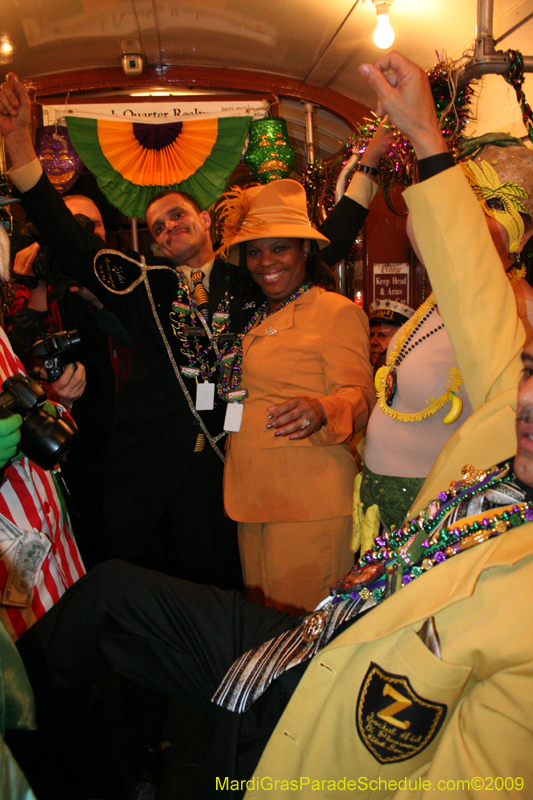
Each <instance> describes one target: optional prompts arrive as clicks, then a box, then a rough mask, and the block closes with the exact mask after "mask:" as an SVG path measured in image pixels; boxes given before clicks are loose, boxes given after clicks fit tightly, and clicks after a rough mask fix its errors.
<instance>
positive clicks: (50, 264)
mask: <svg viewBox="0 0 533 800" xmlns="http://www.w3.org/2000/svg"><path fill="white" fill-rule="evenodd" d="M73 216H74V219H75V220H77V221H78V222H79V223H80V225H82V226H83V227H84V228H85V230H86V231H88V232H89V233H94V222H93V220H92V219H89V217H86V216H85V214H74V215H73ZM34 242H39V245H40V249H39V251H38V253H37V256H36V258H35V261H34V262H33V264H32V270H33V272H34V274H33V275H20V274H19V273H18V272H17V273H13V279H14V280H15V281H16V282H17V283H20V284H22V285H24V286H27V287H28V289H36V288H37V285H38V283H39V281H40V280H44V281H45V282H46V283H47V284H49V285H51V286H71V285H72V284H74V283H75V281H74V280H72V279H71V278H67V277H66V276H65V275H63V274H62V272H61V270H60V268H59V265H58V263H57V261H56V260H55V258H54V257H53V256H52V253H51V251H50V248H49V247H47V246H46V245H45V244H44V243H43V242H42V240H41V236H40V234H39V231H38V230H37V228H36V227H35V225H33V223H31V222H19V221H18V220H16V221H15V222H14V223H13V233H12V234H11V261H12V262H14V260H15V255H16V254H17V253H18V251H19V250H23V249H24V248H25V247H29V246H30V245H31V244H33V243H34Z"/></svg>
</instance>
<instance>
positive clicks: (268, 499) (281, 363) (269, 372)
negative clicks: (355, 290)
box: [224, 287, 375, 522]
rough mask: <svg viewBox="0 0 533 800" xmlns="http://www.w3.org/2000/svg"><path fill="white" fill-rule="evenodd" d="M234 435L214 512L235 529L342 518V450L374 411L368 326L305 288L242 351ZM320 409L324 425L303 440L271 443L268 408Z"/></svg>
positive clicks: (350, 309) (347, 305)
mask: <svg viewBox="0 0 533 800" xmlns="http://www.w3.org/2000/svg"><path fill="white" fill-rule="evenodd" d="M242 386H243V387H245V388H246V389H247V390H248V393H249V394H248V397H247V399H246V400H245V401H244V412H243V418H242V425H241V429H240V431H239V432H238V433H232V434H230V440H229V443H228V451H227V458H226V467H225V473H224V502H225V506H226V511H227V513H228V514H229V516H230V517H231V518H232V519H236V520H239V521H240V522H295V521H302V520H319V519H330V518H333V517H340V516H344V515H349V514H351V513H352V494H353V481H354V477H355V474H356V466H355V463H354V460H353V457H352V455H351V453H350V450H349V447H348V442H349V440H350V439H351V437H352V435H353V432H354V430H355V431H356V432H357V431H360V430H361V429H362V428H364V426H365V425H366V422H367V419H368V415H369V412H370V410H371V409H372V407H373V405H374V403H375V392H374V385H373V381H372V367H371V365H370V361H369V340H368V320H367V317H366V314H364V312H363V311H361V309H360V308H359V307H358V306H356V305H355V304H354V303H352V302H351V301H350V300H348V299H347V298H345V297H342V296H341V295H339V294H336V293H335V292H326V291H325V290H324V289H321V288H319V287H314V288H312V289H311V290H310V291H308V292H306V293H305V294H303V295H302V296H301V297H299V298H298V299H297V300H295V301H294V302H292V303H290V304H289V305H287V306H285V308H283V309H281V310H280V311H278V312H277V313H275V314H273V315H271V316H269V317H268V318H267V319H266V320H264V321H263V322H262V323H260V324H259V325H257V326H256V327H255V328H254V329H253V330H252V331H250V332H249V333H248V334H247V335H246V336H245V338H244V341H243V370H242ZM298 396H306V397H311V398H315V399H318V400H320V401H321V403H322V404H323V405H324V408H325V409H326V413H327V419H328V421H327V425H325V426H324V427H323V428H322V429H321V430H320V431H317V433H314V434H312V435H311V436H309V437H308V438H306V439H301V440H292V441H290V440H289V437H274V431H273V430H267V427H266V426H267V423H268V412H267V408H268V406H272V405H275V404H277V403H281V402H283V401H285V400H288V399H290V398H292V397H298Z"/></svg>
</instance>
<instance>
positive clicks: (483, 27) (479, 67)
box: [458, 0, 533, 87]
mask: <svg viewBox="0 0 533 800" xmlns="http://www.w3.org/2000/svg"><path fill="white" fill-rule="evenodd" d="M493 7H494V0H477V30H476V44H475V49H474V55H473V57H472V58H471V59H470V60H469V61H467V62H466V64H465V66H464V68H463V71H462V72H461V74H460V76H459V80H458V86H459V87H461V86H464V85H465V84H467V83H468V82H469V81H471V80H473V79H474V78H480V77H481V76H482V75H488V74H494V75H504V74H506V73H507V72H509V67H510V65H511V59H510V58H509V56H508V55H507V53H506V52H504V51H503V50H496V47H495V41H494V36H493V35H492V31H493ZM523 64H524V72H533V56H523Z"/></svg>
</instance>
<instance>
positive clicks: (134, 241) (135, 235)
mask: <svg viewBox="0 0 533 800" xmlns="http://www.w3.org/2000/svg"><path fill="white" fill-rule="evenodd" d="M130 222H131V245H132V247H133V249H134V250H135V251H136V252H137V253H138V252H139V231H138V230H137V217H132V218H131V220H130Z"/></svg>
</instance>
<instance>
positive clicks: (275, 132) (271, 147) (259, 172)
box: [244, 119, 296, 183]
mask: <svg viewBox="0 0 533 800" xmlns="http://www.w3.org/2000/svg"><path fill="white" fill-rule="evenodd" d="M295 159H296V152H295V150H294V147H293V146H292V144H291V143H290V140H289V136H288V133H287V123H286V122H285V120H284V119H259V120H256V121H255V122H252V124H251V126H250V144H249V145H248V149H247V151H246V156H245V158H244V160H245V162H246V163H247V164H248V166H249V167H250V169H251V171H252V173H253V175H254V178H256V179H257V180H258V181H259V183H268V182H269V181H274V180H276V179H277V178H288V177H289V175H290V172H291V170H292V168H293V167H294V162H295Z"/></svg>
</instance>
